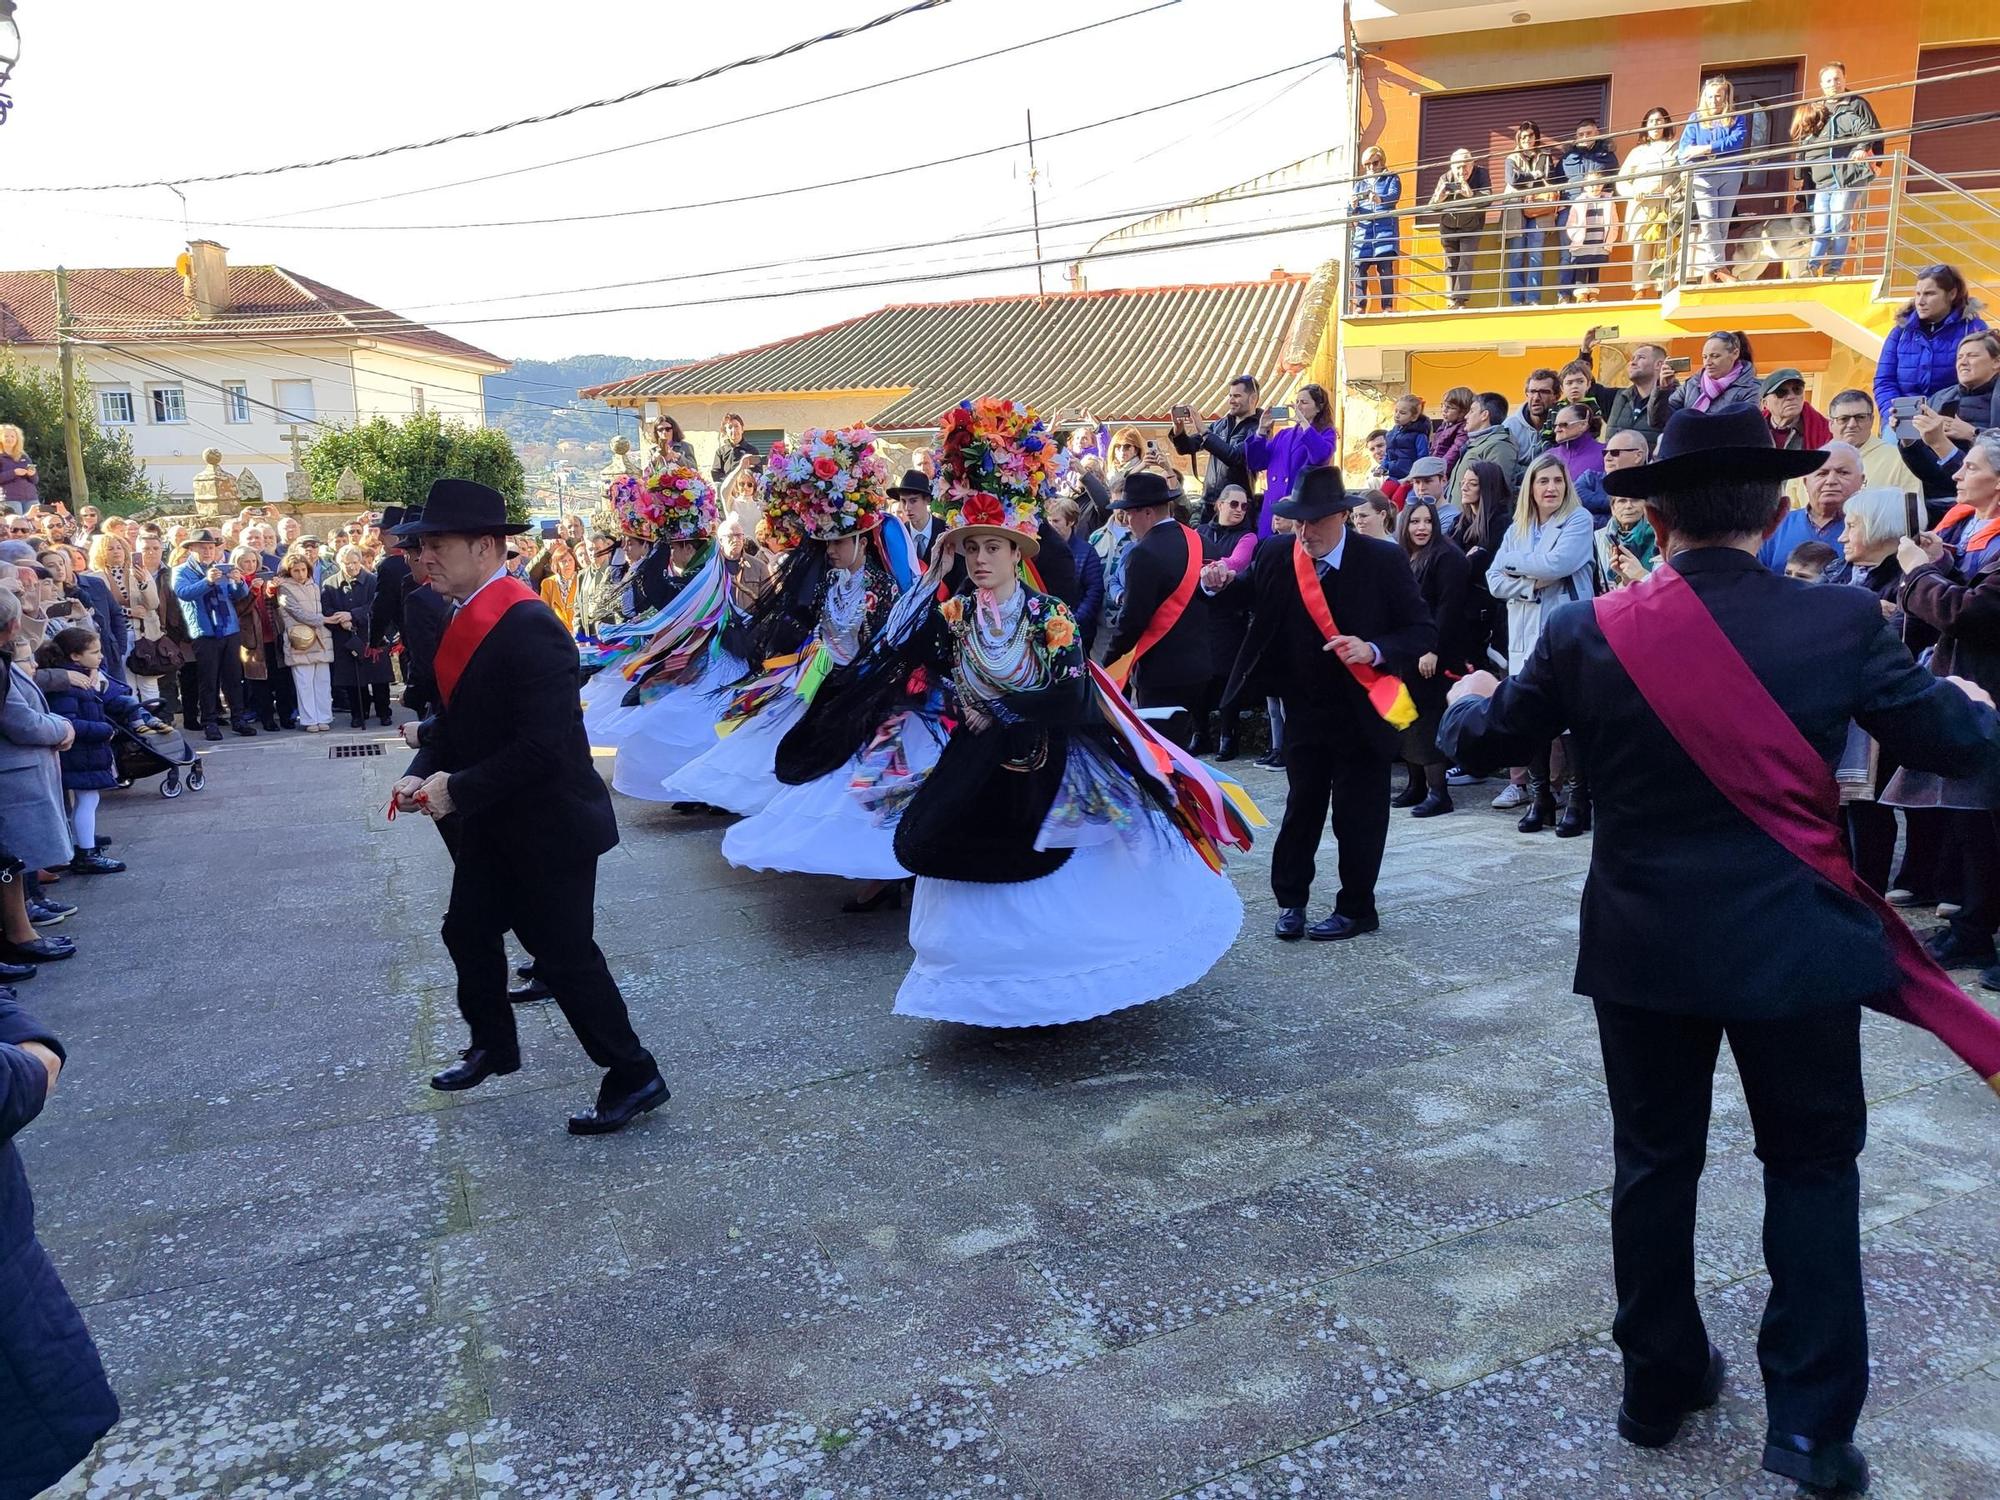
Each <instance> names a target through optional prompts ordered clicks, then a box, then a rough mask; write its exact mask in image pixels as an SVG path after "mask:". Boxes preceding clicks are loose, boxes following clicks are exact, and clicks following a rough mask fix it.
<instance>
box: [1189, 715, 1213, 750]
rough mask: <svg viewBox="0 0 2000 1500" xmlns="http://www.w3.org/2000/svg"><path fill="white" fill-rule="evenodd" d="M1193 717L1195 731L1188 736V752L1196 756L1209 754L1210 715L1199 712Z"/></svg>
mask: <svg viewBox="0 0 2000 1500" xmlns="http://www.w3.org/2000/svg"><path fill="white" fill-rule="evenodd" d="M1193 718H1194V731H1193V732H1192V733H1191V734H1189V736H1188V743H1187V750H1188V754H1189V755H1195V756H1201V755H1206V754H1208V715H1207V714H1205V713H1198V714H1194V715H1193Z"/></svg>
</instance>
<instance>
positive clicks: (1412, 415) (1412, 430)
mask: <svg viewBox="0 0 2000 1500" xmlns="http://www.w3.org/2000/svg"><path fill="white" fill-rule="evenodd" d="M1430 451H1431V419H1430V418H1429V417H1427V416H1425V415H1424V403H1423V402H1421V401H1419V400H1418V399H1417V398H1416V397H1415V396H1398V397H1397V398H1396V425H1395V426H1393V427H1391V428H1390V429H1389V446H1388V450H1387V451H1386V452H1385V453H1384V454H1383V457H1382V469H1383V472H1384V473H1386V474H1387V475H1388V476H1389V477H1390V478H1391V479H1394V480H1398V481H1401V480H1405V479H1408V478H1409V477H1410V465H1411V464H1413V463H1415V462H1416V461H1417V460H1418V459H1420V458H1422V457H1424V456H1425V455H1426V454H1428V453H1429V452H1430Z"/></svg>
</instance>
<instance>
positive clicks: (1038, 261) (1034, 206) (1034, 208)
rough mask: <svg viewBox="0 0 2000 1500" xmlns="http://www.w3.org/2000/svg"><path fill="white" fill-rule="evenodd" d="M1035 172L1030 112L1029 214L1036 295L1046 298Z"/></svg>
mask: <svg viewBox="0 0 2000 1500" xmlns="http://www.w3.org/2000/svg"><path fill="white" fill-rule="evenodd" d="M1038 175H1039V174H1038V173H1037V172H1036V171H1035V112H1034V111H1033V110H1032V109H1031V110H1029V111H1028V212H1029V214H1030V215H1031V216H1032V217H1033V219H1034V221H1035V295H1036V296H1037V297H1042V296H1046V295H1047V294H1048V288H1047V287H1045V286H1043V285H1042V199H1041V194H1040V193H1039V192H1037V191H1036V187H1035V182H1036V179H1037V177H1038Z"/></svg>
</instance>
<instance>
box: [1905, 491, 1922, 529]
mask: <svg viewBox="0 0 2000 1500" xmlns="http://www.w3.org/2000/svg"><path fill="white" fill-rule="evenodd" d="M1925 519H1926V517H1925V515H1924V502H1923V500H1922V498H1921V497H1919V496H1917V495H1912V494H1910V493H1908V492H1907V491H1905V492H1904V495H1903V534H1904V535H1905V536H1914V537H1921V536H1922V535H1923V534H1924V521H1925Z"/></svg>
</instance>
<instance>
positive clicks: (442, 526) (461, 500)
mask: <svg viewBox="0 0 2000 1500" xmlns="http://www.w3.org/2000/svg"><path fill="white" fill-rule="evenodd" d="M412 515H413V516H414V519H406V520H405V521H404V522H403V524H402V525H400V526H398V527H397V528H396V535H397V536H400V537H417V536H435V535H437V534H438V533H440V532H450V533H454V534H457V535H462V536H475V535H482V534H483V535H487V536H518V535H519V534H520V533H521V532H524V531H526V530H527V529H528V525H527V522H525V521H523V522H519V523H516V522H513V521H509V520H508V519H507V500H506V497H505V496H503V495H502V494H501V493H500V492H499V491H498V490H496V489H490V488H488V487H487V486H486V485H483V484H480V483H478V482H476V481H474V480H471V479H433V480H432V481H431V488H430V493H429V494H427V495H425V496H424V503H423V504H422V505H421V506H419V507H417V509H416V510H415V511H414V512H412Z"/></svg>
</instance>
